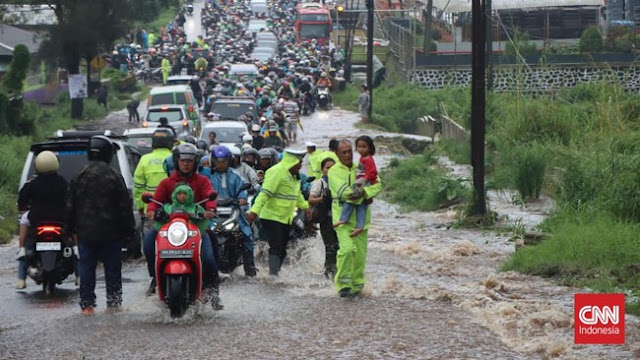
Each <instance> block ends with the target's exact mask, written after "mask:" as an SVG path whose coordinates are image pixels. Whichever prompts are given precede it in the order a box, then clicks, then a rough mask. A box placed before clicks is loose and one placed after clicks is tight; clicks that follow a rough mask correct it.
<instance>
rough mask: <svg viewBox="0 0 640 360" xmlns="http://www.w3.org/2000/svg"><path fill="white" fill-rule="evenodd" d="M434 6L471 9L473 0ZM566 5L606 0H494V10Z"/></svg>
mask: <svg viewBox="0 0 640 360" xmlns="http://www.w3.org/2000/svg"><path fill="white" fill-rule="evenodd" d="M433 6H434V7H437V8H438V9H441V10H443V9H444V11H445V12H448V13H457V12H467V11H471V0H433ZM565 6H604V0H492V2H491V7H492V8H493V10H506V9H526V8H548V7H565Z"/></svg>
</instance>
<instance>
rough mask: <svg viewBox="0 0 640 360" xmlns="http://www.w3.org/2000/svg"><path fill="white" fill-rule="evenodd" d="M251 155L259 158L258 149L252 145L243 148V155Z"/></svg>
mask: <svg viewBox="0 0 640 360" xmlns="http://www.w3.org/2000/svg"><path fill="white" fill-rule="evenodd" d="M249 155H253V156H255V157H256V158H258V150H256V149H254V148H252V147H249V148H247V149H244V150H242V157H245V156H249Z"/></svg>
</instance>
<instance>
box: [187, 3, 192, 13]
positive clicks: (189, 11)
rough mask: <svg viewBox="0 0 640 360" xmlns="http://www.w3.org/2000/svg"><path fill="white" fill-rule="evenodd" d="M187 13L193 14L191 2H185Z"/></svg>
mask: <svg viewBox="0 0 640 360" xmlns="http://www.w3.org/2000/svg"><path fill="white" fill-rule="evenodd" d="M187 13H188V14H189V15H193V4H187Z"/></svg>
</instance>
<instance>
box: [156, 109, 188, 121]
mask: <svg viewBox="0 0 640 360" xmlns="http://www.w3.org/2000/svg"><path fill="white" fill-rule="evenodd" d="M161 117H166V118H167V120H168V121H169V122H174V121H182V119H184V116H182V112H181V111H180V110H166V111H162V110H149V113H148V114H147V121H152V122H159V121H160V118H161Z"/></svg>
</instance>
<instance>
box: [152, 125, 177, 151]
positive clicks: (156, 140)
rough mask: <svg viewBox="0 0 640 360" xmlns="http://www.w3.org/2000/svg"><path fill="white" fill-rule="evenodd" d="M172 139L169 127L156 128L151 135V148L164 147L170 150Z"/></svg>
mask: <svg viewBox="0 0 640 360" xmlns="http://www.w3.org/2000/svg"><path fill="white" fill-rule="evenodd" d="M173 141H174V137H173V131H171V129H158V130H156V131H154V132H153V135H151V147H152V148H153V149H158V148H166V149H169V150H171V148H172V147H173Z"/></svg>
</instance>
